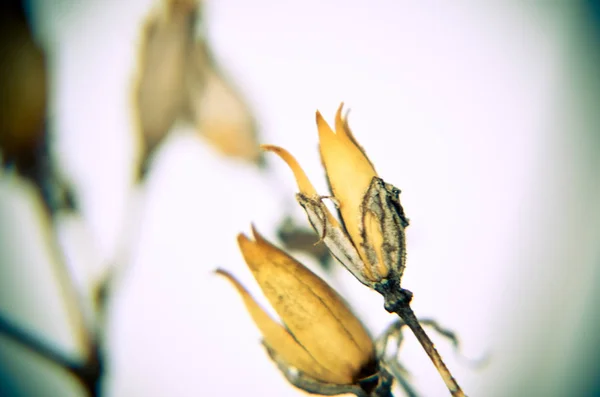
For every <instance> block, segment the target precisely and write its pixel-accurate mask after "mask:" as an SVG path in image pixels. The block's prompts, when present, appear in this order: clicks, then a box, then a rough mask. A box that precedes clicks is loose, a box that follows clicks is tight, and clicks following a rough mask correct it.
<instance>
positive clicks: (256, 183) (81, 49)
mask: <svg viewBox="0 0 600 397" xmlns="http://www.w3.org/2000/svg"><path fill="white" fill-rule="evenodd" d="M32 3H33V5H34V10H35V12H34V15H35V18H36V19H35V20H36V21H37V23H38V25H37V27H38V33H39V35H40V37H41V40H42V41H43V43H44V45H45V46H47V48H48V50H49V51H51V54H52V58H51V66H52V67H53V68H54V69H53V83H54V84H55V87H56V90H55V92H54V93H53V97H52V101H53V102H52V105H51V110H50V112H51V128H52V130H51V131H52V133H53V134H54V135H55V139H56V140H55V149H56V156H57V159H58V160H57V161H58V162H59V164H61V166H62V168H63V169H64V173H65V175H66V176H67V177H68V178H69V179H70V180H72V181H73V182H74V183H75V185H76V186H77V188H78V189H79V194H80V203H81V206H82V213H83V218H77V217H74V216H65V217H63V218H61V221H60V225H59V229H60V233H61V238H62V241H63V243H64V247H65V250H66V252H67V253H68V255H69V258H70V266H72V268H73V272H74V275H75V276H74V277H75V278H76V280H77V281H78V285H79V286H80V288H82V290H86V289H87V288H89V286H90V285H91V283H93V282H94V280H96V279H97V277H98V276H99V274H101V272H102V271H103V266H104V263H106V262H107V260H108V259H110V258H112V257H113V256H114V255H115V253H116V252H117V250H118V249H119V248H120V244H122V243H123V241H126V240H124V233H123V225H124V224H127V225H128V226H127V227H128V229H127V230H129V232H130V233H129V236H133V237H129V238H130V239H131V246H130V248H129V254H130V256H129V257H128V263H127V269H126V270H125V271H124V272H123V273H122V275H121V277H120V278H119V280H118V283H117V284H116V287H115V289H114V295H113V296H112V300H111V304H110V306H109V308H110V309H109V313H108V318H107V334H106V335H105V337H106V342H107V349H108V353H107V357H108V364H109V367H108V373H107V376H106V379H105V380H104V390H105V394H106V395H107V396H117V397H121V396H123V397H124V396H157V397H158V396H182V397H185V396H200V395H223V396H238V395H251V396H267V395H269V396H271V395H272V396H297V395H303V393H302V392H300V391H298V390H296V389H294V388H293V387H291V386H289V385H288V384H287V383H286V381H285V380H284V378H283V377H282V376H281V374H280V373H279V372H278V370H277V369H276V367H275V366H274V365H273V364H272V363H271V362H270V361H269V359H268V357H267V355H266V353H265V352H264V350H263V348H262V347H261V345H260V343H259V341H260V336H259V333H258V331H257V329H256V328H255V326H254V325H253V324H252V322H251V320H250V318H249V316H248V315H247V313H246V312H245V310H244V308H243V306H242V303H241V300H240V299H239V297H238V296H237V294H236V293H235V291H234V290H233V289H232V288H231V287H230V286H229V284H227V283H226V282H225V281H223V280H221V279H219V278H217V277H215V276H214V275H213V274H212V271H213V270H214V269H215V268H216V267H224V268H226V269H228V270H230V271H232V272H233V273H235V274H236V275H237V276H239V277H240V279H241V280H242V281H243V282H244V284H245V285H246V286H248V287H249V289H250V290H251V291H253V292H254V293H255V294H256V296H259V297H260V298H261V299H262V296H260V293H259V289H258V287H257V286H256V284H255V283H254V280H253V279H252V277H251V275H250V273H249V272H248V270H247V269H246V268H245V264H244V262H243V259H242V257H241V255H240V254H239V251H238V249H237V246H236V242H235V236H236V234H237V233H239V232H241V231H242V232H249V225H250V223H251V222H254V223H255V224H256V225H257V227H258V229H259V230H260V231H261V232H263V233H264V234H265V235H267V236H268V237H270V238H272V239H274V238H275V231H276V226H277V223H278V222H279V221H280V220H281V218H282V217H283V216H284V214H285V213H287V212H289V211H292V212H293V214H294V215H295V216H296V217H297V219H298V220H299V221H301V222H305V218H304V216H303V213H301V211H300V209H299V208H298V206H297V205H295V203H294V200H293V195H294V193H295V192H296V186H295V183H294V181H293V179H292V176H291V173H290V172H289V171H288V170H287V169H286V167H285V165H284V164H283V163H282V162H281V161H279V160H278V159H276V158H274V156H272V157H268V161H269V163H270V166H271V168H272V172H271V173H269V174H263V173H260V172H259V171H258V170H256V169H253V168H252V167H248V166H246V165H245V164H242V163H239V162H236V161H232V160H229V159H226V158H223V157H221V156H220V155H218V154H217V153H215V152H214V151H213V150H212V149H211V148H210V147H209V146H207V145H206V144H205V143H204V142H203V141H202V140H201V139H200V138H198V137H197V136H195V135H194V134H193V132H192V131H190V130H187V129H186V128H176V131H174V133H175V134H173V135H172V136H171V137H170V138H169V140H168V141H167V142H165V144H164V145H163V147H162V148H161V150H160V152H159V153H158V154H157V156H156V157H155V159H154V162H153V165H152V170H151V175H150V178H149V181H148V184H147V186H146V187H145V190H144V191H136V192H133V193H134V196H135V199H133V200H128V196H129V195H130V194H132V192H131V189H130V188H129V185H128V184H129V179H130V174H131V167H132V165H133V163H132V161H133V155H134V152H135V150H136V149H135V147H134V140H133V133H132V113H131V105H130V103H131V86H132V79H133V71H134V65H135V55H136V46H137V39H138V34H139V29H140V24H141V21H142V20H143V19H144V17H145V16H146V14H147V12H148V11H149V10H150V7H151V6H152V5H153V1H152V0H130V1H128V2H121V1H116V0H110V1H99V0H95V1H92V0H89V1H75V0H61V1H54V2H49V1H44V0H37V1H33V2H32ZM567 4H568V2H566V1H565V2H558V1H557V2H542V1H537V2H503V3H500V2H498V3H496V5H492V3H491V2H490V3H486V5H482V4H480V5H479V6H477V5H476V4H475V3H474V2H463V3H461V4H460V5H452V6H450V5H441V4H435V5H434V4H433V3H432V4H430V5H410V4H409V3H408V2H403V1H374V2H367V1H358V0H352V1H340V0H336V1H329V2H319V1H316V0H308V1H302V2H292V1H290V2H273V1H264V0H257V1H253V2H243V1H240V0H220V1H210V0H208V1H207V8H206V11H205V15H206V19H205V21H204V23H205V27H206V29H207V31H208V36H209V40H210V42H211V43H212V45H213V47H214V50H215V52H216V55H217V57H218V59H219V61H220V62H221V63H222V64H223V65H224V66H225V68H226V70H227V71H228V73H229V74H230V76H232V78H233V79H234V80H235V81H236V82H237V85H238V86H239V87H241V89H242V91H243V92H244V94H245V95H246V96H247V98H248V100H249V102H250V104H251V106H252V108H253V109H254V110H255V114H256V117H257V118H258V120H259V122H260V126H261V135H262V139H261V140H262V142H264V143H273V144H277V145H280V146H282V147H285V148H288V149H289V150H290V151H291V152H292V153H293V154H294V155H295V156H296V157H297V158H298V160H299V161H300V163H301V164H302V165H303V167H304V168H305V170H306V172H307V173H308V174H309V176H310V177H311V179H312V180H313V183H314V184H315V185H316V186H317V189H318V190H319V191H321V192H323V193H324V194H325V193H326V184H325V180H324V178H323V171H322V169H321V168H320V160H319V157H318V151H317V131H316V126H315V123H314V112H315V110H317V109H319V110H320V111H321V112H322V114H323V115H324V116H325V118H326V119H327V120H328V121H330V122H332V121H333V116H334V112H335V110H336V108H337V106H338V105H339V103H340V102H341V101H344V102H345V103H346V105H347V106H348V107H349V108H351V109H352V112H351V115H350V123H351V126H352V128H353V131H354V134H355V136H356V138H357V140H358V141H359V142H360V143H361V144H362V146H363V147H364V148H365V149H366V151H367V153H368V155H369V157H370V158H371V160H372V161H373V163H374V164H375V166H376V168H377V170H378V172H379V174H380V176H382V177H383V178H384V179H385V180H386V181H388V182H390V183H392V184H394V185H396V186H397V187H399V188H400V189H401V190H402V195H401V200H402V203H403V206H404V209H405V211H406V214H407V215H408V217H409V218H410V220H411V225H410V227H409V229H408V264H407V268H406V271H405V275H404V279H403V286H404V287H405V288H407V289H409V290H411V291H412V292H413V293H414V296H415V297H414V300H413V309H414V311H415V312H416V314H417V315H418V316H420V317H428V318H435V319H437V320H438V321H439V322H440V323H441V324H443V325H444V326H446V327H448V328H450V329H453V330H455V331H456V332H457V333H458V335H459V336H460V338H461V341H462V342H463V344H464V349H463V352H464V355H466V356H467V357H469V358H473V359H475V358H479V357H482V356H485V355H486V354H487V355H489V361H488V364H487V366H485V367H483V368H481V369H472V368H470V367H468V366H466V365H464V364H463V362H462V361H461V360H460V359H457V358H456V357H455V356H454V355H453V353H452V350H451V348H450V346H449V344H447V343H446V342H444V341H443V339H440V338H436V337H435V335H434V336H433V337H434V340H435V341H436V342H437V346H438V348H439V350H440V351H441V352H442V354H443V356H444V358H445V360H446V363H447V364H448V366H449V367H450V368H451V370H452V372H453V373H454V375H455V377H456V378H457V379H458V381H459V383H460V384H461V386H462V387H463V389H464V390H465V392H466V393H467V394H468V395H470V396H491V397H495V396H498V397H499V396H507V395H510V396H566V395H569V396H591V395H594V394H593V391H592V390H593V387H596V389H595V390H599V389H598V387H599V386H598V384H597V381H596V384H595V386H594V384H593V381H594V380H595V377H597V375H598V373H600V372H599V371H600V370H599V368H598V362H599V361H600V359H599V357H598V352H599V351H600V348H599V347H600V343H599V341H598V336H597V335H599V332H598V331H600V329H599V328H600V319H599V318H598V317H599V316H598V314H597V312H598V310H597V309H596V305H595V303H598V302H599V299H598V296H599V294H598V291H597V290H594V287H595V285H597V283H598V281H599V280H600V275H599V274H598V273H599V270H598V263H599V261H600V251H599V250H598V243H597V241H598V239H599V238H600V231H599V227H598V225H599V224H600V211H599V206H598V202H599V199H600V179H599V178H598V175H599V172H598V171H599V170H600V166H599V156H598V155H597V153H598V150H599V149H600V143H599V140H600V133H599V131H598V129H599V127H598V125H600V124H599V121H600V120H599V117H600V116H599V115H598V104H600V94H599V88H600V85H599V84H598V83H599V82H598V77H597V70H599V69H598V68H600V62H599V59H600V58H599V56H598V52H595V53H594V52H591V49H592V48H594V46H593V45H592V43H591V42H590V41H589V40H590V39H589V37H587V36H584V35H583V33H584V32H585V31H586V29H587V25H585V24H584V22H585V21H584V18H583V17H582V15H583V11H582V10H581V9H580V8H579V7H578V6H576V5H575V4H571V5H567ZM596 45H597V42H596ZM594 79H595V80H594ZM36 200H37V199H36V198H35V195H33V194H32V191H31V188H29V187H27V186H26V185H24V183H23V182H22V181H18V180H15V178H14V177H10V176H8V175H2V176H0V219H2V223H1V224H0V260H1V262H0V264H1V267H0V271H1V273H0V310H2V312H3V313H6V314H8V315H10V316H12V318H13V319H15V320H16V321H19V322H20V323H21V324H24V325H26V326H28V327H30V329H32V330H35V331H36V332H38V333H39V334H41V335H43V336H44V337H45V338H46V339H47V340H49V341H52V342H54V343H56V344H57V345H58V346H64V348H65V350H66V351H76V350H77V347H76V344H75V343H74V342H73V337H72V334H71V332H70V330H69V328H68V326H67V324H66V312H65V309H64V307H63V306H62V303H61V301H60V299H59V296H58V294H57V288H56V283H55V279H54V278H53V275H52V271H51V268H50V265H49V263H48V261H49V259H48V252H47V249H45V248H44V247H43V243H42V241H41V236H42V232H40V230H42V229H41V228H42V227H47V226H46V224H44V223H40V221H39V220H38V219H37V218H38V215H37V214H38V212H39V209H37V208H38V206H39V203H38V202H37V201H36ZM139 222H141V223H139ZM297 257H298V258H299V259H302V260H303V261H304V263H306V264H307V265H309V266H311V267H313V268H314V265H315V264H314V263H311V262H310V259H309V258H307V257H303V256H301V255H298V256H297ZM328 281H330V282H331V284H332V285H333V286H334V287H335V288H336V289H338V291H340V293H342V294H343V295H344V296H345V297H346V299H347V300H348V301H349V302H350V303H351V304H352V306H353V308H354V309H355V311H356V313H357V314H358V315H359V316H360V317H361V318H362V319H363V320H364V321H365V323H366V324H367V325H368V327H369V329H370V330H371V331H372V333H373V334H374V335H377V334H379V333H380V332H381V331H382V330H383V329H384V328H385V327H386V325H388V324H389V323H390V322H391V321H392V320H393V316H391V315H389V314H387V313H386V312H385V311H384V309H383V302H382V299H381V298H380V296H379V295H378V294H376V293H374V292H371V291H368V290H367V289H366V288H364V287H363V286H362V285H361V284H359V283H358V282H357V281H356V280H354V279H353V278H352V277H351V276H350V275H349V274H348V273H347V272H345V270H343V269H342V268H341V266H337V268H336V270H335V271H334V273H333V276H332V277H331V278H329V279H328ZM263 301H264V300H263ZM401 357H402V360H403V361H402V362H403V364H404V365H405V366H406V367H407V368H408V369H409V370H410V371H411V373H412V379H413V381H414V385H415V387H416V389H417V390H418V391H419V392H421V394H422V396H424V397H427V396H445V395H448V392H447V391H446V389H445V386H444V384H443V382H442V381H441V379H440V378H439V376H438V375H437V373H436V372H435V370H434V369H433V366H432V365H431V363H430V362H429V359H428V358H427V357H426V355H425V353H424V351H423V350H422V349H421V348H420V347H419V346H418V345H417V342H416V341H415V340H414V338H412V337H410V336H407V339H406V344H405V346H404V349H403V352H402V355H401ZM0 360H1V361H0V364H1V365H2V366H3V367H4V369H5V370H6V371H7V372H6V373H7V376H6V377H5V378H6V379H3V380H2V382H4V383H2V384H0V395H5V394H3V393H8V392H9V391H10V390H12V391H14V392H15V395H36V396H78V395H81V394H80V391H79V389H78V386H77V385H75V384H74V382H73V381H71V380H70V379H69V378H68V376H66V375H64V374H63V373H62V371H60V370H59V369H55V368H51V366H50V365H47V364H44V363H41V362H38V361H37V360H36V359H32V358H31V357H29V356H28V355H27V354H24V353H22V351H21V350H20V349H19V348H17V347H15V346H14V345H13V344H12V343H11V342H8V341H6V340H5V339H3V338H2V337H0ZM9 379H10V380H9ZM16 391H19V393H20V394H19V393H17V392H16ZM397 395H398V396H400V395H402V394H401V393H398V394H397Z"/></svg>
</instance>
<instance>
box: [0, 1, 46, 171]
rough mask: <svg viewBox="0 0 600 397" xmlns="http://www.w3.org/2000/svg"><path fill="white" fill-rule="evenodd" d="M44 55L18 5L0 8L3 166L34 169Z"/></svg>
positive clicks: (42, 97)
mask: <svg viewBox="0 0 600 397" xmlns="http://www.w3.org/2000/svg"><path fill="white" fill-rule="evenodd" d="M47 82H48V78H47V70H46V59H45V55H44V52H43V51H42V49H41V48H40V46H39V45H38V44H37V43H36V42H35V40H34V38H33V36H32V34H31V31H30V29H29V25H28V22H27V20H26V18H25V13H24V10H23V5H22V3H21V2H2V4H1V5H0V148H1V151H2V158H3V163H4V165H6V164H8V163H14V164H15V165H16V166H17V169H19V170H22V169H30V168H32V167H33V165H32V163H34V162H35V159H36V157H37V152H38V151H39V149H40V147H41V146H43V141H44V139H45V136H44V121H45V116H46V102H47V95H48V88H47Z"/></svg>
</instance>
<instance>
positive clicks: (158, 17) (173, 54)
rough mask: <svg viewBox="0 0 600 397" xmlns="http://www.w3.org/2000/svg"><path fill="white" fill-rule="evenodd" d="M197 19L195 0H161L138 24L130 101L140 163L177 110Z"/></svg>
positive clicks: (161, 136) (174, 119) (168, 128)
mask: <svg viewBox="0 0 600 397" xmlns="http://www.w3.org/2000/svg"><path fill="white" fill-rule="evenodd" d="M197 19H198V2H197V1H196V0H165V1H163V2H162V3H161V4H160V7H159V8H157V9H156V10H155V11H154V12H152V13H151V14H150V15H149V17H148V19H147V21H146V24H145V26H144V27H143V28H142V34H141V43H140V54H139V64H138V71H137V78H138V80H137V84H136V86H135V92H134V95H135V98H134V101H135V111H136V112H137V121H138V128H139V133H140V136H141V141H142V146H143V148H142V163H143V164H145V163H146V162H147V159H148V157H149V156H150V155H151V153H152V151H153V150H154V148H155V147H156V146H157V145H158V144H159V143H160V142H161V141H162V140H163V138H164V137H165V136H166V135H167V133H168V132H169V130H170V129H171V127H172V126H173V124H174V123H175V121H176V119H177V117H178V115H179V114H180V112H181V107H182V105H183V101H184V98H185V96H184V85H185V75H186V73H185V71H186V67H187V66H186V65H187V63H188V59H189V55H190V53H191V51H192V48H193V44H194V32H195V28H196V22H197ZM142 168H144V165H143V166H142Z"/></svg>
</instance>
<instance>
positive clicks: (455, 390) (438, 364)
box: [395, 302, 465, 397]
mask: <svg viewBox="0 0 600 397" xmlns="http://www.w3.org/2000/svg"><path fill="white" fill-rule="evenodd" d="M395 312H396V314H398V316H400V318H401V319H402V320H403V321H404V322H405V323H406V325H408V327H409V328H410V329H411V331H412V332H413V333H414V334H415V336H416V337H417V340H418V341H419V343H421V346H423V348H424V349H425V352H427V355H428V356H429V358H430V359H431V361H432V362H433V365H434V366H435V368H436V369H437V371H438V372H439V374H440V375H441V377H442V379H443V380H444V383H445V384H446V387H448V390H449V391H450V393H451V394H452V396H454V397H465V393H464V392H463V391H462V389H461V388H460V386H459V385H458V383H456V380H455V379H454V377H453V376H452V374H451V373H450V371H449V370H448V368H447V367H446V364H444V361H442V357H441V356H440V354H439V353H438V351H437V350H436V348H435V346H434V345H433V342H432V341H431V339H429V336H427V334H426V333H425V330H424V329H423V327H421V324H420V323H419V320H417V317H416V316H415V313H414V312H413V310H412V309H411V307H410V306H409V304H408V302H407V303H406V304H405V305H401V306H399V307H397V308H396V310H395Z"/></svg>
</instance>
